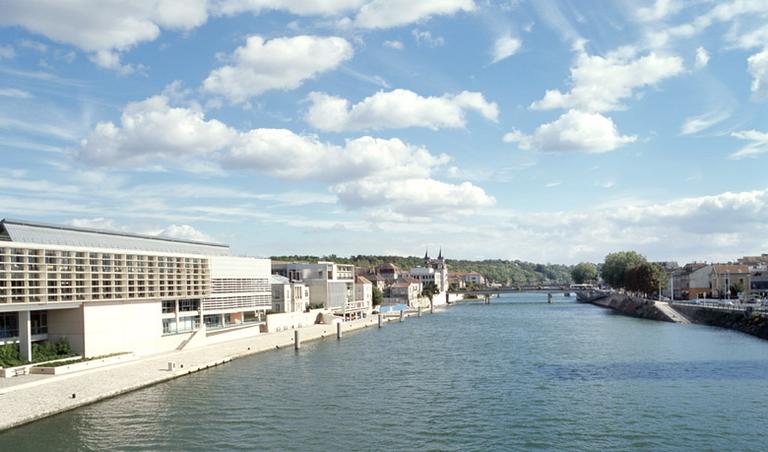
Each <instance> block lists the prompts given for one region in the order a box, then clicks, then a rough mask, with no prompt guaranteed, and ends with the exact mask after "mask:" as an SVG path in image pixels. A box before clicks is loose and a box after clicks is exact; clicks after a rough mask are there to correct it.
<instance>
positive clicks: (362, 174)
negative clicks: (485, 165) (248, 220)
mask: <svg viewBox="0 0 768 452" xmlns="http://www.w3.org/2000/svg"><path fill="white" fill-rule="evenodd" d="M455 102H458V103H459V104H462V105H464V104H466V105H471V104H473V103H476V102H477V99H476V98H475V96H473V95H472V93H469V95H459V96H456V97H455ZM473 108H477V106H476V107H473ZM79 157H80V158H81V159H82V160H84V161H86V162H91V163H95V164H98V165H101V166H127V165H133V166H144V167H151V165H153V164H156V163H157V162H160V163H166V162H167V163H171V164H174V165H176V166H181V167H182V168H184V169H187V170H192V169H194V168H198V167H200V166H202V167H206V168H209V169H210V168H214V169H215V168H221V167H223V168H226V169H235V170H244V171H255V172H259V173H262V174H266V175H269V176H273V177H277V178H282V179H289V180H306V181H319V182H325V183H328V184H329V185H330V186H331V191H332V193H334V194H335V195H336V196H337V198H336V199H338V200H339V201H341V200H342V195H343V196H346V198H345V199H346V204H347V205H348V206H350V207H352V206H353V205H354V203H353V202H352V201H351V200H352V199H353V198H351V196H352V190H353V189H354V187H369V188H368V190H370V187H372V186H374V185H376V184H379V185H388V186H391V187H393V189H396V190H400V188H397V187H398V185H399V184H400V183H403V184H407V185H408V186H409V187H412V188H418V187H423V188H424V189H425V190H427V194H429V195H430V196H432V197H433V198H434V200H433V201H432V204H434V206H433V207H432V208H431V211H432V212H438V211H441V209H447V208H448V207H447V206H450V208H451V209H453V210H456V211H457V212H459V211H461V212H464V211H468V210H472V209H475V208H476V207H478V206H483V205H487V202H488V199H491V198H490V197H488V195H486V194H485V192H484V191H482V189H481V188H479V187H475V186H473V185H471V184H469V185H467V184H466V183H465V184H458V185H456V184H446V183H443V182H440V181H436V180H434V179H433V178H432V173H433V172H434V171H435V170H436V169H438V168H443V167H445V165H447V164H448V163H449V162H450V157H448V156H447V155H445V154H433V153H431V152H430V151H429V150H428V149H426V148H424V147H421V146H415V145H411V144H408V143H406V142H403V141H402V140H400V139H397V138H390V139H382V138H374V137H370V136H363V137H360V138H355V139H351V140H347V141H346V142H345V143H344V144H343V145H337V144H332V143H328V142H323V141H321V140H320V139H319V138H318V137H316V136H313V135H300V134H297V133H294V132H292V131H290V130H287V129H252V130H248V131H238V130H236V129H234V128H232V127H229V126H227V125H226V124H224V123H222V122H220V121H217V120H215V119H206V118H205V116H204V114H203V113H202V112H201V111H200V110H198V109H197V108H195V106H190V107H173V106H171V105H169V102H168V98H167V97H166V96H162V95H161V96H154V97H151V98H148V99H146V100H144V101H142V102H135V103H131V104H128V105H127V106H126V107H125V109H124V110H123V113H122V116H121V119H120V123H119V124H117V125H116V124H114V123H112V122H103V123H99V124H97V126H96V127H95V129H94V130H93V132H92V133H91V134H90V136H89V137H88V138H86V139H84V140H82V142H81V146H80V149H79ZM413 180H418V181H420V182H418V183H416V182H407V181H413ZM356 184H359V185H356ZM97 185H100V184H97ZM439 193H444V194H446V195H448V196H452V197H453V199H451V200H439V199H437V196H438V194H439ZM427 194H425V195H424V196H427ZM419 196H421V195H418V194H417V195H415V198H414V202H416V201H418V200H420V199H421V198H419ZM419 202H421V201H419ZM395 204H396V205H394V206H393V208H395V209H398V210H399V211H401V212H402V211H404V210H405V209H408V208H409V207H408V206H409V205H410V204H409V203H408V201H407V199H405V198H403V199H400V201H399V202H398V203H395ZM437 206H443V207H437Z"/></svg>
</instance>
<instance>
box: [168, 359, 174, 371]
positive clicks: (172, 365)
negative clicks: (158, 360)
mask: <svg viewBox="0 0 768 452" xmlns="http://www.w3.org/2000/svg"><path fill="white" fill-rule="evenodd" d="M175 368H176V363H175V362H173V361H168V371H169V372H173V370H174V369H175Z"/></svg>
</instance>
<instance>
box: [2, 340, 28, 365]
mask: <svg viewBox="0 0 768 452" xmlns="http://www.w3.org/2000/svg"><path fill="white" fill-rule="evenodd" d="M22 364H24V362H23V361H22V360H21V353H20V352H19V344H5V345H0V367H14V366H20V365H22Z"/></svg>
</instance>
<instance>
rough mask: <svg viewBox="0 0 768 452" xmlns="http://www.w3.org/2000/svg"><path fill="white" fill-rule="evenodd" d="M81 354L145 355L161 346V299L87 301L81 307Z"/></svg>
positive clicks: (156, 350)
mask: <svg viewBox="0 0 768 452" xmlns="http://www.w3.org/2000/svg"><path fill="white" fill-rule="evenodd" d="M83 333H84V346H83V355H85V356H87V357H90V356H100V355H106V354H109V353H117V352H134V353H137V354H148V353H153V352H159V351H164V350H162V349H161V343H162V342H163V341H161V338H162V334H163V325H162V321H161V305H160V301H159V300H157V301H148V302H132V303H106V302H105V303H87V304H85V305H84V306H83Z"/></svg>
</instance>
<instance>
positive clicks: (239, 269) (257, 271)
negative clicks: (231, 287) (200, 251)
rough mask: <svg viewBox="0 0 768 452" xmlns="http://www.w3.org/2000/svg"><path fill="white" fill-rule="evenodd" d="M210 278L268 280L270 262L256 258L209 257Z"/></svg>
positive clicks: (270, 269) (270, 267) (270, 268)
mask: <svg viewBox="0 0 768 452" xmlns="http://www.w3.org/2000/svg"><path fill="white" fill-rule="evenodd" d="M209 262H210V266H211V278H269V275H270V274H271V271H272V262H271V261H270V260H269V259H261V258H256V257H234V256H211V257H210V258H209Z"/></svg>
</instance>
